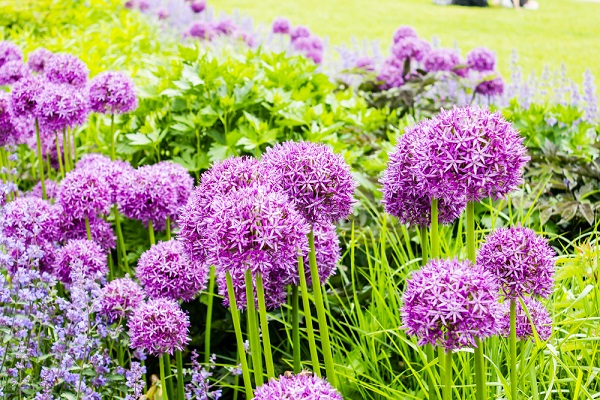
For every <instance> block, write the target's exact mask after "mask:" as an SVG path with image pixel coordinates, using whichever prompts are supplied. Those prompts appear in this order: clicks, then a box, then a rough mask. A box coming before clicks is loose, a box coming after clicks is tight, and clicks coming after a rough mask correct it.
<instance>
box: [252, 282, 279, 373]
mask: <svg viewBox="0 0 600 400" xmlns="http://www.w3.org/2000/svg"><path fill="white" fill-rule="evenodd" d="M256 295H257V297H258V315H259V317H260V330H261V333H262V340H263V347H264V349H265V363H266V364H267V378H269V379H270V378H274V377H275V367H274V366H273V351H272V350H271V335H270V333H269V321H268V320H267V306H266V303H265V288H264V285H263V277H262V274H260V273H259V274H256Z"/></svg>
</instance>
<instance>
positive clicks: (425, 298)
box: [402, 259, 501, 351]
mask: <svg viewBox="0 0 600 400" xmlns="http://www.w3.org/2000/svg"><path fill="white" fill-rule="evenodd" d="M402 298H403V303H404V304H403V307H402V322H403V325H404V328H406V330H407V333H408V334H409V335H414V336H417V337H418V338H419V345H421V346H422V345H425V344H432V345H438V346H442V347H444V348H445V349H446V351H450V350H453V349H457V348H459V347H464V346H468V347H474V346H475V338H486V337H489V336H491V335H494V334H496V333H497V330H498V321H497V319H498V318H499V316H500V311H501V309H500V303H498V283H497V281H496V279H495V277H494V276H493V275H492V274H491V273H490V272H488V271H486V270H484V269H483V268H481V267H478V266H473V265H471V263H470V262H469V261H458V260H456V259H454V260H431V261H430V262H429V263H428V264H427V265H425V266H424V267H423V268H422V269H420V270H418V271H416V272H414V273H413V274H412V275H411V277H410V278H409V279H408V280H407V287H406V291H405V292H404V295H403V297H402Z"/></svg>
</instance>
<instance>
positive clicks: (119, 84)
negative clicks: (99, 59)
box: [89, 71, 137, 114]
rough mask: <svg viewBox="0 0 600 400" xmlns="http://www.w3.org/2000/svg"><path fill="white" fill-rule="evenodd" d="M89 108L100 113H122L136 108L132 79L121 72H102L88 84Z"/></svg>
mask: <svg viewBox="0 0 600 400" xmlns="http://www.w3.org/2000/svg"><path fill="white" fill-rule="evenodd" d="M89 99H90V109H91V111H93V112H97V113H102V114H124V113H128V112H130V111H133V110H135V109H136V108H137V97H136V94H135V85H134V84H133V81H132V80H131V79H130V78H129V77H128V76H126V75H125V74H123V73H121V72H112V71H107V72H102V73H101V74H99V75H97V76H95V77H94V79H92V80H91V82H90V85H89Z"/></svg>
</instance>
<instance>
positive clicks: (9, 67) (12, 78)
mask: <svg viewBox="0 0 600 400" xmlns="http://www.w3.org/2000/svg"><path fill="white" fill-rule="evenodd" d="M29 74H30V71H29V67H27V65H26V64H23V61H21V60H19V61H9V62H7V63H5V64H4V65H3V66H1V67H0V86H2V85H12V84H14V83H16V82H18V81H20V80H21V79H23V78H26V77H28V76H29Z"/></svg>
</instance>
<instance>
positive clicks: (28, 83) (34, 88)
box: [10, 76, 46, 117]
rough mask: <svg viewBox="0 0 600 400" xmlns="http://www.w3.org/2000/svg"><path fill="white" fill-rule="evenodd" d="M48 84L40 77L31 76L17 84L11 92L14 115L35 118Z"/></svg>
mask: <svg viewBox="0 0 600 400" xmlns="http://www.w3.org/2000/svg"><path fill="white" fill-rule="evenodd" d="M45 85H46V83H45V82H44V80H43V79H42V78H41V77H39V76H29V77H27V78H24V79H21V80H20V81H18V82H17V83H15V84H14V85H13V87H12V90H11V92H10V103H11V109H12V112H13V115H15V116H20V117H28V116H33V115H34V113H35V112H36V110H37V108H38V101H39V99H40V97H41V94H42V92H43V91H44V86H45Z"/></svg>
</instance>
